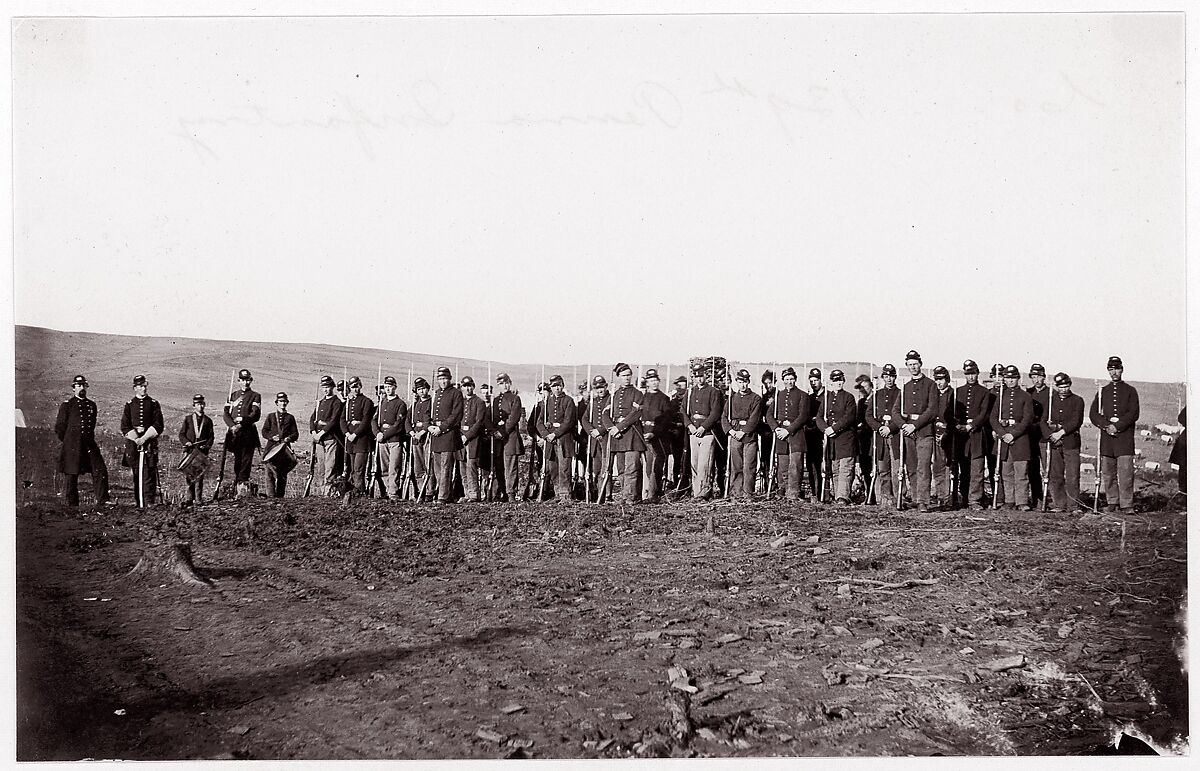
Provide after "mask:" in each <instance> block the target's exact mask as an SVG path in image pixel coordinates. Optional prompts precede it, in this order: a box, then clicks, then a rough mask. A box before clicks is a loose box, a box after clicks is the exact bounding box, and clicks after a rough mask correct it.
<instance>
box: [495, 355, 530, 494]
mask: <svg viewBox="0 0 1200 771" xmlns="http://www.w3.org/2000/svg"><path fill="white" fill-rule="evenodd" d="M496 390H497V393H496V395H495V396H494V397H492V407H491V414H490V415H489V416H488V423H489V427H490V428H491V431H492V439H493V442H494V445H493V446H494V447H495V456H496V457H494V458H493V459H492V469H493V473H495V474H496V480H497V482H496V484H497V486H498V487H499V490H500V494H501V495H503V496H504V497H505V498H506V499H507V500H508V502H509V503H517V502H519V501H520V500H521V498H520V495H519V494H518V490H517V485H518V484H519V482H520V472H519V467H520V462H521V456H522V455H524V454H525V447H524V444H523V443H522V441H521V430H520V426H521V397H519V396H517V395H516V394H515V393H513V390H512V378H511V377H509V376H508V373H506V372H501V373H500V374H498V375H496Z"/></svg>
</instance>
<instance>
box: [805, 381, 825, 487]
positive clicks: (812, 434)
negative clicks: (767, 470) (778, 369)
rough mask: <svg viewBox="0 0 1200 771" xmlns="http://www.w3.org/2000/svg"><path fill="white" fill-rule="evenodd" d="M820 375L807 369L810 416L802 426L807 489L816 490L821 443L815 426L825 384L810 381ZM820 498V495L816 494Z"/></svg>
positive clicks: (819, 469)
mask: <svg viewBox="0 0 1200 771" xmlns="http://www.w3.org/2000/svg"><path fill="white" fill-rule="evenodd" d="M821 377H822V375H821V370H820V369H818V368H817V367H813V368H812V369H810V370H809V371H808V380H809V384H810V387H811V388H812V390H811V391H809V392H808V397H809V399H810V400H811V401H812V417H810V418H809V420H808V425H806V426H805V427H804V466H805V468H804V471H805V474H807V476H808V489H809V490H810V491H811V490H818V493H819V492H820V491H819V489H818V488H819V487H820V484H821V463H822V459H821V447H822V445H823V441H822V433H821V429H819V428H817V413H818V412H820V410H821V403H822V401H823V400H824V399H825V386H823V385H821V383H820V382H818V383H817V384H816V385H812V381H813V379H814V378H816V379H817V380H818V381H819V380H820V378H821ZM817 497H818V498H820V495H819V494H818V496H817Z"/></svg>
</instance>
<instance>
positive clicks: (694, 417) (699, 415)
mask: <svg viewBox="0 0 1200 771" xmlns="http://www.w3.org/2000/svg"><path fill="white" fill-rule="evenodd" d="M707 417H708V416H707V415H705V414H704V413H702V412H697V413H696V414H695V415H693V416H692V419H693V420H695V419H697V418H707ZM1113 420H1116V418H1113Z"/></svg>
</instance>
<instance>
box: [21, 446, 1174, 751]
mask: <svg viewBox="0 0 1200 771" xmlns="http://www.w3.org/2000/svg"><path fill="white" fill-rule="evenodd" d="M52 449H53V447H52V444H51V443H49V442H46V441H42V440H39V441H30V440H25V441H23V442H21V441H19V442H18V451H19V455H18V469H17V471H18V480H21V479H22V478H29V477H30V472H29V467H30V465H31V464H42V463H46V462H48V458H47V456H48V455H49V454H50V453H51V451H52ZM110 472H111V473H112V475H113V478H114V482H117V483H118V486H116V487H115V494H116V496H117V498H118V500H121V501H122V502H123V504H122V505H120V506H118V507H115V508H111V509H107V510H105V511H104V512H102V513H99V512H96V511H94V510H92V509H89V508H87V507H86V505H85V507H84V508H81V509H80V510H78V511H75V512H71V511H68V510H67V509H66V508H65V507H64V506H62V505H61V499H59V498H56V497H55V496H54V494H53V491H52V490H50V489H46V488H45V486H42V487H39V486H36V485H35V486H33V487H31V488H28V489H22V486H21V484H20V481H18V510H17V518H16V533H17V557H18V564H17V645H18V647H17V662H18V672H17V682H18V725H17V729H18V732H17V757H18V759H21V760H39V759H41V760H46V759H56V760H57V759H61V760H67V759H78V758H129V759H176V758H179V759H185V758H213V757H225V758H231V757H232V758H255V759H290V758H306V759H315V758H449V757H470V758H499V757H535V758H590V757H625V756H640V757H646V756H700V757H704V756H733V755H743V756H772V755H785V756H786V755H798V756H812V755H832V756H860V755H907V754H914V755H931V754H946V755H958V754H971V755H1010V754H1064V753H1088V752H1093V751H1096V750H1097V749H1098V748H1101V747H1103V746H1104V745H1106V744H1109V743H1110V742H1111V739H1112V736H1113V734H1114V732H1115V731H1116V730H1118V729H1119V728H1120V727H1122V726H1126V725H1133V726H1136V728H1137V729H1138V730H1140V731H1141V732H1144V733H1145V734H1148V735H1149V736H1151V737H1153V738H1154V739H1155V740H1156V741H1157V742H1158V743H1160V744H1161V745H1172V746H1174V747H1175V749H1176V750H1177V751H1179V750H1185V749H1186V745H1185V744H1184V743H1185V742H1186V741H1187V737H1186V731H1187V717H1188V715H1187V701H1186V698H1187V683H1186V679H1185V677H1184V676H1183V675H1182V674H1181V665H1180V661H1179V658H1178V656H1177V647H1178V646H1179V645H1180V644H1181V641H1182V639H1183V632H1182V630H1181V625H1182V614H1183V611H1182V610H1181V605H1182V603H1183V602H1184V581H1185V574H1186V565H1185V564H1184V558H1185V554H1186V542H1185V530H1186V527H1185V524H1186V523H1185V517H1184V514H1183V513H1182V512H1180V511H1177V510H1176V511H1164V510H1158V511H1146V512H1143V513H1139V514H1138V515H1137V516H1130V517H1127V518H1125V519H1124V520H1122V519H1121V518H1119V517H1116V516H1109V515H1105V516H1100V517H1085V518H1082V519H1081V518H1079V517H1077V516H1074V515H1051V514H1041V513H1024V514H1022V513H1016V512H1011V511H1007V512H992V511H986V512H944V513H935V514H917V513H915V512H903V513H895V512H883V511H878V510H876V509H875V508H874V507H848V508H837V507H830V506H825V507H822V506H815V505H785V504H782V503H772V504H749V505H744V506H727V505H724V504H717V505H709V506H703V505H695V504H691V503H680V504H674V505H645V506H636V507H624V508H622V507H617V506H596V505H591V506H588V505H583V504H576V505H570V506H558V505H552V504H525V505H522V506H487V505H482V504H467V505H459V506H421V507H413V506H397V505H386V504H383V503H380V502H363V503H360V504H357V505H355V506H353V507H350V508H347V507H344V506H342V505H341V504H340V503H337V502H332V501H326V500H312V499H309V500H304V501H302V500H297V499H288V500H285V501H280V502H271V501H267V500H265V499H262V500H254V501H248V502H245V503H242V504H234V503H230V504H226V503H221V504H218V505H211V506H206V507H202V508H200V509H198V510H196V511H193V512H188V513H182V512H179V511H178V510H177V509H175V508H168V507H160V508H157V509H154V510H151V511H150V512H145V513H139V512H137V511H136V510H134V509H132V508H130V507H128V505H127V504H128V502H129V500H130V494H129V491H128V484H129V481H128V479H127V477H126V475H127V474H128V472H127V471H124V470H120V469H117V468H115V467H114V468H110ZM122 472H123V473H122ZM123 474H124V475H123ZM82 486H83V489H84V490H85V493H84V500H85V503H86V502H90V500H91V498H90V489H91V488H90V481H88V480H83V481H82ZM1154 494H1155V493H1154V492H1149V493H1145V494H1143V495H1141V497H1140V503H1141V504H1142V505H1143V506H1144V507H1148V508H1154V507H1155V506H1156V504H1163V503H1164V502H1165V500H1166V497H1165V495H1163V494H1158V497H1157V498H1154V497H1152V496H1153V495H1154ZM1176 500H1178V499H1176ZM1175 508H1176V509H1177V508H1178V506H1176V507H1175ZM710 513H712V514H713V515H714V529H713V532H712V533H711V534H708V533H706V532H705V524H706V520H707V517H708V515H709V514H710ZM968 514H969V515H970V516H968ZM289 515H290V516H289ZM156 539H165V540H167V541H168V542H169V541H172V540H175V539H179V540H182V541H186V542H189V543H190V544H191V548H192V552H193V555H194V559H195V563H196V567H197V568H198V570H199V571H200V572H201V573H202V574H203V575H205V576H207V577H209V578H211V579H212V580H213V583H214V587H213V588H211V589H205V588H189V587H187V586H185V585H184V584H182V583H180V582H178V581H174V580H167V579H153V580H150V579H147V578H131V577H127V576H126V573H127V572H128V571H129V570H130V568H132V567H133V566H134V564H135V563H136V562H137V561H138V559H139V557H140V556H141V555H142V554H143V553H145V552H146V551H147V549H148V548H152V547H151V542H152V541H154V540H156Z"/></svg>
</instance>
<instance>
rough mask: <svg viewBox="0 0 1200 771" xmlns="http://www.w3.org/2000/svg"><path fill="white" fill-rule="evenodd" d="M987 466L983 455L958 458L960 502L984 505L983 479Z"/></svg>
mask: <svg viewBox="0 0 1200 771" xmlns="http://www.w3.org/2000/svg"><path fill="white" fill-rule="evenodd" d="M986 466H987V464H986V463H985V461H984V457H983V456H982V455H977V456H975V457H974V458H971V457H966V456H960V457H959V458H958V502H959V504H960V505H962V504H974V505H977V506H982V505H983V477H984V472H985V468H986Z"/></svg>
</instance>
